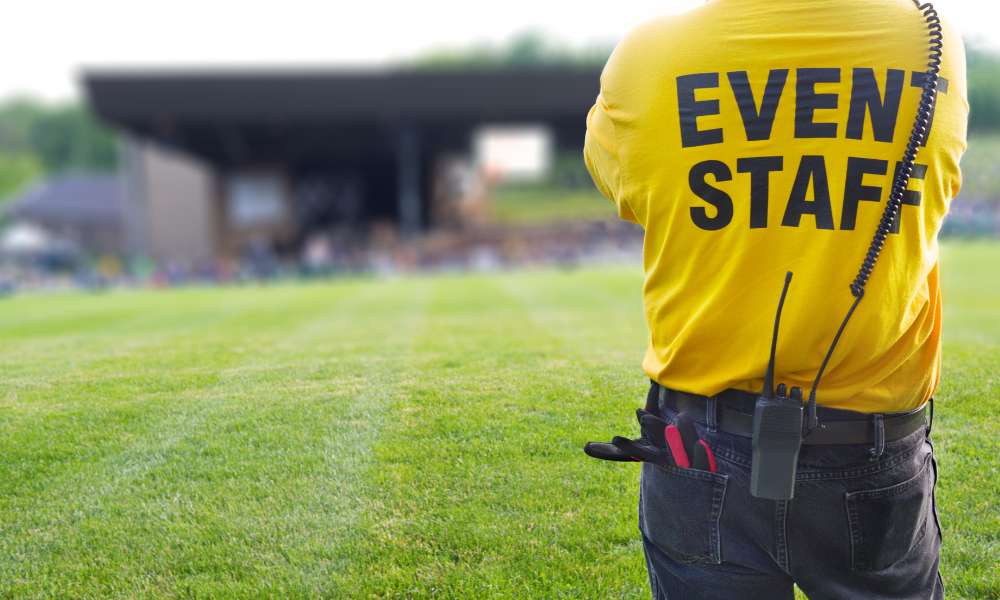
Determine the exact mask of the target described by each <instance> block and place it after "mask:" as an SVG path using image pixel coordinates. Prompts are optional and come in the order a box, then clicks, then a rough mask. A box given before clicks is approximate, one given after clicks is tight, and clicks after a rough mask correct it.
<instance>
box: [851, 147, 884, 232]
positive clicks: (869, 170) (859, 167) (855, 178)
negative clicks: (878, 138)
mask: <svg viewBox="0 0 1000 600" xmlns="http://www.w3.org/2000/svg"><path fill="white" fill-rule="evenodd" d="M888 169H889V161H887V160H878V159H875V158H857V157H855V156H849V157H847V178H846V179H845V180H844V206H843V208H842V209H841V211H840V228H841V229H844V230H850V229H854V224H855V223H856V222H857V216H858V202H859V201H862V200H863V201H865V202H878V201H879V200H881V199H882V188H880V187H875V186H871V185H864V178H865V175H867V174H872V175H885V173H886V171H888Z"/></svg>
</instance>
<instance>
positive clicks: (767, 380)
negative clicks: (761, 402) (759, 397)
mask: <svg viewBox="0 0 1000 600" xmlns="http://www.w3.org/2000/svg"><path fill="white" fill-rule="evenodd" d="M791 282H792V272H791V271H788V272H787V273H785V285H784V287H782V288H781V298H779V299H778V312H777V313H775V315H774V333H772V334H771V358H769V359H768V361H767V374H766V375H764V391H763V395H764V396H766V397H768V398H772V397H774V354H775V351H776V350H777V348H778V325H779V324H781V309H782V307H783V306H784V305H785V296H786V295H787V294H788V285H789V284H790V283H791Z"/></svg>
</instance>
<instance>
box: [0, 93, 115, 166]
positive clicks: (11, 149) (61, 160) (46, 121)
mask: <svg viewBox="0 0 1000 600" xmlns="http://www.w3.org/2000/svg"><path fill="white" fill-rule="evenodd" d="M0 154H2V155H5V156H6V155H11V156H18V155H28V156H33V157H34V158H35V159H36V160H37V161H38V163H40V164H41V166H42V167H43V168H44V171H45V172H47V173H53V172H61V171H67V170H74V169H84V170H98V171H108V170H112V169H114V168H115V167H116V166H117V153H116V142H115V137H114V134H113V133H112V132H111V131H110V130H109V129H108V128H106V127H104V126H102V125H101V124H100V123H98V122H97V120H96V119H94V117H93V116H92V115H91V114H90V112H89V111H88V110H87V109H86V108H84V107H83V106H81V105H79V104H77V103H67V104H61V105H56V106H48V105H45V104H41V103H39V102H37V101H33V100H30V99H24V98H21V99H15V100H11V101H8V102H6V103H4V104H2V105H0Z"/></svg>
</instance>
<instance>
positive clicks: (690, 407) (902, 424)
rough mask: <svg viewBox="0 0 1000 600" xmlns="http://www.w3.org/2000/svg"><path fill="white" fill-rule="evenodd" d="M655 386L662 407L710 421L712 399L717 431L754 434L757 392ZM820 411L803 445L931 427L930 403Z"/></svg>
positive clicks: (869, 440)
mask: <svg viewBox="0 0 1000 600" xmlns="http://www.w3.org/2000/svg"><path fill="white" fill-rule="evenodd" d="M653 385H654V386H655V387H656V388H658V389H659V391H658V395H659V404H660V406H661V407H666V408H670V409H672V410H675V411H677V412H685V413H693V416H694V417H695V418H696V419H697V420H698V421H700V422H702V423H707V422H709V421H710V420H711V419H710V417H709V414H708V411H709V409H710V404H712V402H710V401H711V400H714V405H715V419H714V420H715V425H716V427H717V428H718V430H720V431H724V432H726V433H732V434H735V435H740V436H743V437H752V435H753V413H754V406H755V404H756V403H757V394H753V393H751V392H745V391H742V390H731V389H730V390H725V391H723V392H721V393H719V394H716V395H715V396H711V397H708V396H699V395H697V394H689V393H687V392H680V391H677V390H672V389H669V388H665V387H663V386H660V385H658V384H656V383H653ZM818 411H819V412H818V415H819V422H820V425H819V427H817V428H816V429H815V430H813V431H812V433H809V434H808V435H806V434H805V431H803V436H804V437H803V439H802V443H803V444H874V443H876V441H877V438H876V431H877V430H878V429H879V428H880V427H881V428H882V429H883V432H884V435H883V436H882V440H884V441H886V442H891V441H894V440H898V439H902V438H904V437H906V436H908V435H910V434H911V433H913V432H914V431H917V430H918V429H921V428H926V427H927V426H928V423H927V404H925V405H923V406H921V407H920V408H918V409H916V410H912V411H910V412H905V413H885V414H869V413H861V412H855V411H853V410H842V409H836V408H827V407H823V406H820V407H818ZM698 415H704V416H701V417H699V416H698Z"/></svg>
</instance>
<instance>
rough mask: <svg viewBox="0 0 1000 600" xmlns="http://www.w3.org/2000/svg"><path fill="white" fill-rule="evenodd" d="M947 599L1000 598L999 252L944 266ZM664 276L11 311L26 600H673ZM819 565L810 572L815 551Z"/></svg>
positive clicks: (5, 562)
mask: <svg viewBox="0 0 1000 600" xmlns="http://www.w3.org/2000/svg"><path fill="white" fill-rule="evenodd" d="M943 261H944V262H943V264H944V278H945V284H946V295H947V297H946V303H947V313H946V363H945V369H946V371H945V372H946V376H945V383H944V386H943V388H942V390H941V393H940V394H939V396H938V399H939V402H938V404H937V407H938V411H937V413H938V415H937V423H936V432H935V435H936V438H937V447H938V451H939V460H940V465H941V480H940V485H939V488H938V501H939V507H940V511H941V517H942V520H943V522H944V527H945V555H944V575H945V579H946V582H947V585H948V591H949V598H996V597H998V596H1000V584H998V581H997V572H998V559H997V557H998V556H1000V472H998V470H1000V469H998V467H1000V452H998V450H1000V447H998V442H997V432H998V425H1000V388H998V386H997V378H998V363H1000V278H998V276H997V274H998V271H997V265H998V264H1000V245H997V244H993V245H991V244H986V243H975V244H972V243H969V244H954V245H949V246H947V247H946V248H945V252H944V259H943ZM639 283H640V280H639V269H638V267H637V266H636V267H635V268H626V267H603V268H592V269H582V270H575V271H533V272H518V273H508V274H499V275H489V276H435V277H415V278H401V279H394V280H385V281H368V280H352V281H343V282H338V283H332V284H311V285H280V286H273V287H263V288H257V287H248V288H240V289H227V290H219V289H185V290H176V291H136V292H115V293H109V294H105V295H79V294H72V295H51V296H25V297H16V298H12V299H7V300H3V301H0V332H2V337H0V339H2V341H3V344H2V346H0V360H2V363H0V364H2V369H3V370H2V375H0V380H2V383H3V387H2V392H0V597H3V598H31V597H91V598H99V597H100V598H103V597H136V596H142V597H164V598H173V597H199V598H203V597H275V598H277V597H400V598H402V597H431V596H436V597H449V598H473V597H508V598H556V597H565V598H600V599H605V598H644V597H647V596H646V594H647V591H646V581H645V572H644V566H643V560H642V556H641V548H640V544H639V540H638V534H637V531H636V517H635V504H636V492H637V490H636V487H637V486H636V483H637V477H638V469H637V468H636V467H635V466H621V465H609V464H597V463H595V462H593V461H590V460H589V459H586V458H585V457H584V455H583V454H582V452H581V451H580V447H581V446H582V444H583V443H584V441H586V440H588V439H602V438H606V437H608V435H609V434H611V433H617V432H620V431H622V428H623V427H628V426H631V422H630V421H629V413H630V412H631V411H632V410H633V408H634V407H635V406H636V405H638V404H639V403H640V402H641V399H642V397H643V393H644V388H645V384H644V381H643V378H642V375H641V373H640V372H639V371H638V361H639V359H640V357H641V353H642V350H643V344H644V339H645V330H644V324H643V322H642V320H641V314H640V304H639ZM792 550H793V551H794V549H792Z"/></svg>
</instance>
